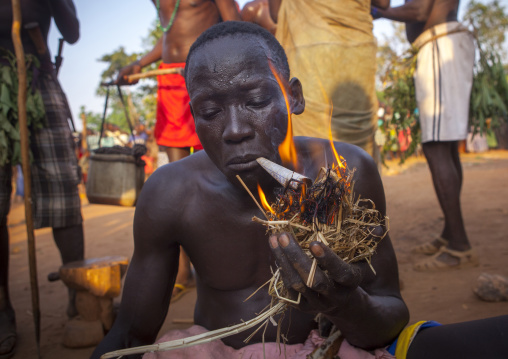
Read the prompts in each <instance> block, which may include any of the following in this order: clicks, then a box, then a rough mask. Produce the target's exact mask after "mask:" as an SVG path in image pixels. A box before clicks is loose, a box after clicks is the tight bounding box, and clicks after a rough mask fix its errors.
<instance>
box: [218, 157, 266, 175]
mask: <svg viewBox="0 0 508 359" xmlns="http://www.w3.org/2000/svg"><path fill="white" fill-rule="evenodd" d="M258 157H260V156H256V155H248V156H239V157H235V158H232V159H230V160H229V161H228V162H227V163H226V166H227V167H229V168H231V169H232V170H233V171H249V170H252V169H254V168H256V167H258V166H259V164H258V163H257V161H256V158H258Z"/></svg>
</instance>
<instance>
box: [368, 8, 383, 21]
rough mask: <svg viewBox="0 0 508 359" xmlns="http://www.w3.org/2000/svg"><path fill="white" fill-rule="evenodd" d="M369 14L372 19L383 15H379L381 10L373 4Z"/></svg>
mask: <svg viewBox="0 0 508 359" xmlns="http://www.w3.org/2000/svg"><path fill="white" fill-rule="evenodd" d="M370 15H371V16H372V19H373V20H377V19H380V18H382V17H383V16H382V15H381V11H380V10H379V9H378V8H377V7H375V6H371V7H370Z"/></svg>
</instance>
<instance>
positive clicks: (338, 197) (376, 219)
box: [253, 158, 389, 304]
mask: <svg viewBox="0 0 508 359" xmlns="http://www.w3.org/2000/svg"><path fill="white" fill-rule="evenodd" d="M258 162H259V163H260V164H261V166H263V167H264V168H265V170H267V171H268V172H269V173H270V174H272V176H273V177H274V178H276V179H277V180H278V181H279V182H280V183H281V184H282V185H283V189H281V190H279V191H278V193H277V195H276V201H275V203H272V204H271V205H270V208H269V210H268V211H266V212H265V216H266V217H267V218H268V219H267V220H263V219H260V218H258V217H254V218H253V220H254V221H255V222H259V223H262V224H264V225H266V226H267V229H268V231H270V232H271V233H282V232H289V233H291V234H292V235H293V237H294V238H295V240H296V241H297V242H298V243H299V245H300V247H302V248H303V249H304V251H305V253H306V254H307V255H308V256H309V257H310V258H312V255H311V253H310V250H309V246H310V244H311V243H312V242H314V241H318V242H322V243H324V244H325V245H327V246H328V247H329V248H330V249H332V251H333V252H334V253H336V254H337V255H338V256H339V257H340V258H341V259H342V260H344V261H345V262H347V263H354V262H357V261H360V260H365V261H366V262H367V263H368V264H369V266H370V268H371V269H372V271H373V272H374V273H375V271H374V268H373V267H372V265H371V263H370V259H371V257H372V255H373V254H374V252H375V250H376V247H377V245H378V243H379V241H380V240H381V239H382V238H383V237H384V236H385V235H386V233H387V231H388V224H389V222H388V217H383V216H382V215H381V213H380V212H379V211H377V210H376V208H375V204H374V202H372V201H371V200H369V199H362V198H360V197H359V198H358V199H356V200H355V199H354V197H355V196H354V192H353V189H354V182H353V176H354V172H355V171H354V170H349V168H348V167H347V165H346V162H345V160H343V159H342V162H341V163H339V164H338V165H336V166H335V165H332V167H328V168H321V170H320V172H319V174H318V176H317V178H316V180H315V181H314V183H309V182H310V181H309V180H308V179H307V178H306V177H304V176H302V175H299V174H294V173H292V175H291V176H289V175H287V174H286V175H283V174H281V173H287V171H288V170H287V169H285V168H283V167H281V166H278V165H277V164H275V163H272V162H270V161H268V160H266V159H264V158H262V159H258ZM274 173H276V174H274ZM380 226H381V227H385V230H383V232H382V234H376V233H378V231H376V232H375V229H377V228H378V227H380ZM316 266H317V262H316V260H315V259H314V261H313V265H312V268H311V272H310V275H309V277H308V281H307V285H308V286H311V285H312V281H313V278H314V274H315V270H316ZM287 292H288V290H287V289H286V288H284V284H283V282H282V280H280V271H279V270H278V269H277V271H276V272H275V273H274V280H273V282H272V284H271V287H270V289H269V293H270V295H272V297H275V298H277V299H278V300H280V301H285V302H288V303H293V304H298V303H299V300H300V296H299V297H298V299H296V300H293V299H289V298H287V296H286V295H287Z"/></svg>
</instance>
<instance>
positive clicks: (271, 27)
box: [240, 0, 277, 35]
mask: <svg viewBox="0 0 508 359" xmlns="http://www.w3.org/2000/svg"><path fill="white" fill-rule="evenodd" d="M240 15H241V16H242V20H243V21H247V22H252V23H254V24H258V25H259V26H261V27H263V28H265V29H266V30H268V31H270V32H271V33H272V34H274V35H275V31H276V30H277V25H276V24H275V23H274V22H273V20H272V18H271V16H270V9H269V7H268V2H267V0H254V1H250V2H248V3H247V4H245V5H244V7H243V8H242V11H241V12H240Z"/></svg>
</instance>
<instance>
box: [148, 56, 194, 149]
mask: <svg viewBox="0 0 508 359" xmlns="http://www.w3.org/2000/svg"><path fill="white" fill-rule="evenodd" d="M184 66H185V63H173V64H164V63H161V64H160V66H159V68H160V69H171V68H175V67H182V68H183V67H184ZM157 83H158V85H159V86H158V89H157V121H156V122H155V130H154V135H155V139H156V141H157V144H158V145H160V146H167V147H194V149H195V150H200V149H202V148H203V146H201V143H200V142H199V138H198V135H197V134H196V129H195V126H194V119H193V118H192V115H191V111H190V105H189V102H190V98H189V94H188V93H187V88H186V87H185V79H184V77H183V76H182V75H180V74H168V75H159V76H157Z"/></svg>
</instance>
